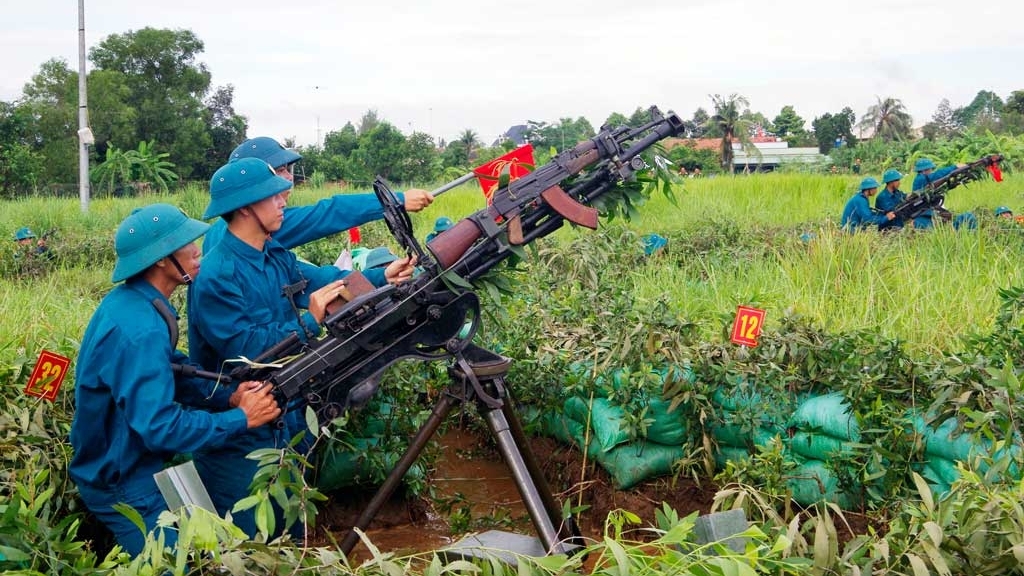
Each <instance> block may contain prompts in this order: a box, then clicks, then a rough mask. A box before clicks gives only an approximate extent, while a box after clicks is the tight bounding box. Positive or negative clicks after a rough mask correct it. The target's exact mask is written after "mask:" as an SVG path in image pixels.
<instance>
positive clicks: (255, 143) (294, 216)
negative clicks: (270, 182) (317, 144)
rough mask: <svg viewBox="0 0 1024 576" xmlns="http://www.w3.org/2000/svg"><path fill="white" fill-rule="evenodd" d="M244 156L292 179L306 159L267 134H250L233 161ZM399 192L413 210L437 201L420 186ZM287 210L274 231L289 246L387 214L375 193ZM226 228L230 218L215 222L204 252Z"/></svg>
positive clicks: (275, 235)
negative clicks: (263, 163)
mask: <svg viewBox="0 0 1024 576" xmlns="http://www.w3.org/2000/svg"><path fill="white" fill-rule="evenodd" d="M242 158H259V159H260V160H263V161H264V162H266V163H267V164H270V167H271V168H273V169H274V173H275V174H276V175H278V176H280V177H282V178H284V179H285V180H288V181H289V182H292V183H294V179H295V176H294V174H293V173H292V170H293V167H294V166H295V163H296V162H298V161H299V160H302V156H301V155H300V154H299V153H297V152H295V151H294V150H289V149H287V148H285V147H283V146H281V145H280V144H279V143H278V142H277V140H274V139H273V138H268V137H266V136H260V137H258V138H250V139H249V140H246V141H245V142H242V143H241V144H239V145H238V147H237V148H235V149H234V151H233V152H232V153H231V159H230V162H237V161H238V160H241V159H242ZM290 193H291V189H288V190H287V191H286V192H285V193H284V198H285V200H286V201H287V200H288V195H289V194H290ZM396 196H398V200H399V201H400V202H402V203H403V205H404V206H405V209H406V210H407V211H409V212H419V211H420V210H423V209H424V208H426V207H427V206H429V205H430V203H431V202H433V201H434V197H433V196H432V195H431V194H430V192H427V191H426V190H420V189H418V188H414V189H410V190H408V191H406V192H404V193H403V192H398V193H397V194H396ZM284 214H285V218H284V222H283V223H282V224H281V228H280V229H279V230H277V231H275V232H274V240H277V241H278V242H279V243H280V244H281V245H282V246H284V247H285V248H295V247H297V246H301V245H303V244H306V243H307V242H312V241H314V240H319V239H321V238H326V237H327V236H330V235H332V234H337V233H338V232H343V231H345V230H348V229H349V228H353V227H356V226H361V225H363V224H366V223H367V222H373V221H374V220H380V219H381V218H383V217H384V209H383V208H382V207H381V205H380V202H379V201H378V200H377V196H376V195H375V194H336V195H334V196H331V197H330V198H324V199H323V200H320V201H319V202H317V203H316V204H313V205H312V206H295V207H291V206H289V207H287V208H285V211H284ZM225 230H227V222H226V221H224V220H222V219H218V220H216V221H215V222H214V223H213V224H212V227H211V228H210V231H209V232H207V233H206V237H205V238H204V239H203V254H206V253H208V252H209V251H210V250H211V249H212V248H213V247H214V246H216V245H217V243H218V242H220V240H221V238H223V237H224V232H225Z"/></svg>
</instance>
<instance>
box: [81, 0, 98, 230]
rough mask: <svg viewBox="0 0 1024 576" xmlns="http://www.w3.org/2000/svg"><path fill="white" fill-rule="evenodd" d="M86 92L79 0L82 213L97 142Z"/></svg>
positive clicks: (87, 209)
mask: <svg viewBox="0 0 1024 576" xmlns="http://www.w3.org/2000/svg"><path fill="white" fill-rule="evenodd" d="M87 102H88V101H87V98H86V92H85V0H78V199H79V201H80V203H81V205H82V213H83V214H85V213H88V212H89V145H90V144H93V143H94V142H95V139H94V138H93V135H92V130H90V129H89V108H88V104H87Z"/></svg>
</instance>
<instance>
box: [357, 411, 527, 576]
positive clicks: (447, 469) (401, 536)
mask: <svg viewBox="0 0 1024 576" xmlns="http://www.w3.org/2000/svg"><path fill="white" fill-rule="evenodd" d="M439 442H440V445H441V453H440V456H439V457H438V459H437V462H436V463H435V465H436V467H437V469H436V471H435V473H434V477H433V478H432V479H431V483H432V486H433V488H434V492H435V495H436V498H437V499H438V500H440V501H444V500H446V499H449V498H455V497H456V496H458V497H459V502H458V503H457V504H455V506H456V507H459V506H468V508H469V511H470V514H471V516H472V518H473V519H474V520H480V519H486V518H493V517H497V518H509V519H511V520H512V523H511V525H510V526H501V527H499V528H498V529H502V530H509V531H516V532H520V533H523V534H529V535H532V534H533V528H532V524H531V522H530V519H529V515H528V513H527V511H526V508H525V506H524V505H523V502H522V499H521V498H520V496H519V491H518V489H517V488H516V484H515V481H514V480H513V478H512V474H511V472H510V471H509V469H508V467H507V466H506V465H505V463H504V461H502V460H501V459H500V457H498V456H497V455H496V454H494V453H493V452H487V451H482V450H481V448H480V447H481V443H482V442H483V440H481V438H480V437H479V436H478V435H477V434H475V433H470V432H466V431H462V430H451V431H449V432H447V433H445V434H444V435H442V436H441V437H440V439H439ZM471 530H475V527H472V526H471ZM367 536H368V537H369V538H370V541H371V542H372V543H373V545H374V546H376V547H377V548H378V549H379V550H381V551H382V552H388V551H393V552H395V553H396V554H398V555H401V554H403V553H412V552H421V551H426V550H435V549H438V548H443V547H444V546H446V545H449V544H452V543H454V542H455V541H456V540H457V539H458V538H459V537H461V534H456V535H452V534H451V529H450V527H449V524H448V519H447V517H445V516H444V515H443V514H441V513H439V512H438V511H435V510H430V511H428V513H427V518H426V519H425V520H422V521H417V522H415V523H410V524H405V525H398V526H393V527H389V528H381V529H371V530H368V531H367ZM337 537H338V538H339V539H340V538H342V537H344V533H341V534H337ZM353 556H354V558H356V559H359V560H363V559H366V558H367V557H368V551H367V550H366V548H365V547H364V546H363V545H362V543H360V544H359V545H358V546H357V547H356V548H355V550H354V551H353Z"/></svg>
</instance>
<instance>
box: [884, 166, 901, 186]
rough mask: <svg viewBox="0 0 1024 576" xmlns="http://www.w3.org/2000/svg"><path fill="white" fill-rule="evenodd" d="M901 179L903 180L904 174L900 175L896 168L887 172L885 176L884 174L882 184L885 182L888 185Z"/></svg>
mask: <svg viewBox="0 0 1024 576" xmlns="http://www.w3.org/2000/svg"><path fill="white" fill-rule="evenodd" d="M901 178H903V174H900V171H899V170H896V169H895V168H890V169H888V170H886V171H885V174H882V182H885V183H886V184H888V183H889V182H893V181H894V180H899V179H901Z"/></svg>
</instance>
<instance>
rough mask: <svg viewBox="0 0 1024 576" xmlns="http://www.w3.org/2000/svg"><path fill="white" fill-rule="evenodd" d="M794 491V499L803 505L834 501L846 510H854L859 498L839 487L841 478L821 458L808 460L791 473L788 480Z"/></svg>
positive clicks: (787, 482)
mask: <svg viewBox="0 0 1024 576" xmlns="http://www.w3.org/2000/svg"><path fill="white" fill-rule="evenodd" d="M786 484H787V485H788V486H789V489H790V490H792V491H793V500H795V501H796V502H797V503H799V504H801V505H802V506H810V505H812V504H814V503H816V502H823V501H824V502H834V503H836V504H838V505H839V507H840V508H843V509H844V510H852V509H854V507H855V505H856V504H857V498H856V497H855V496H853V495H852V494H849V493H847V492H844V491H842V490H840V489H839V480H838V479H837V478H836V476H835V474H833V473H832V471H831V470H829V469H828V467H826V466H825V463H824V462H822V461H821V460H807V461H805V462H802V463H800V464H798V465H797V467H796V469H795V470H793V471H792V472H790V473H789V479H788V480H787V481H786Z"/></svg>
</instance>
